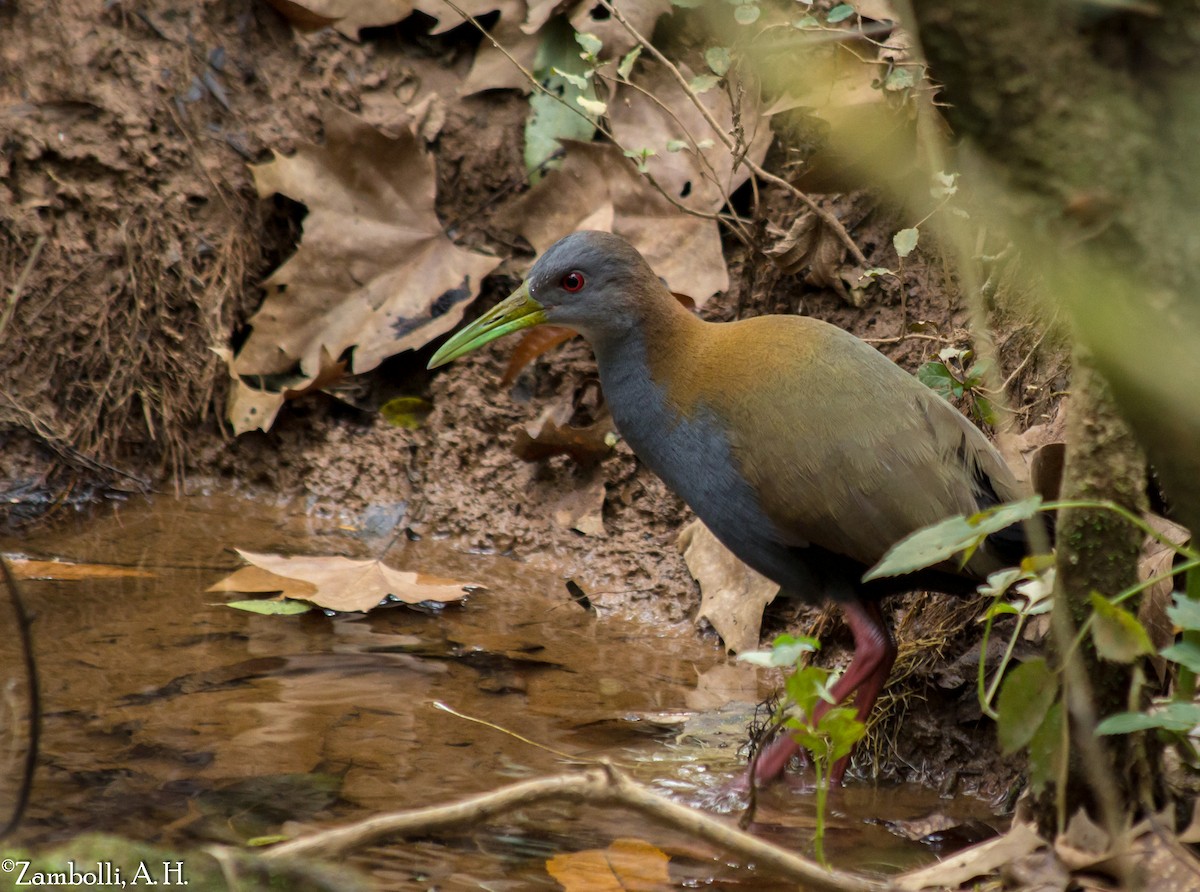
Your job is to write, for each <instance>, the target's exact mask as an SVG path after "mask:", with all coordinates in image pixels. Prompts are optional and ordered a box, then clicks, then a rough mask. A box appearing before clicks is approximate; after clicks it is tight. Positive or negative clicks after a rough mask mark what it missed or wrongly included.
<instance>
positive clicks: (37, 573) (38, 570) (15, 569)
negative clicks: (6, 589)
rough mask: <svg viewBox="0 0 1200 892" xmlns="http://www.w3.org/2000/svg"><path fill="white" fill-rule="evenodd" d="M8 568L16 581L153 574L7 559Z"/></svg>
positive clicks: (94, 566)
mask: <svg viewBox="0 0 1200 892" xmlns="http://www.w3.org/2000/svg"><path fill="white" fill-rule="evenodd" d="M8 568H9V569H10V570H12V574H13V576H15V577H16V578H17V579H62V580H72V581H74V580H83V579H128V578H137V579H147V578H150V577H153V576H154V575H155V574H154V573H152V572H150V571H149V570H142V569H139V568H137V567H116V566H113V565H112V564H73V563H71V562H70V561H34V560H29V559H27V558H13V557H10V558H8Z"/></svg>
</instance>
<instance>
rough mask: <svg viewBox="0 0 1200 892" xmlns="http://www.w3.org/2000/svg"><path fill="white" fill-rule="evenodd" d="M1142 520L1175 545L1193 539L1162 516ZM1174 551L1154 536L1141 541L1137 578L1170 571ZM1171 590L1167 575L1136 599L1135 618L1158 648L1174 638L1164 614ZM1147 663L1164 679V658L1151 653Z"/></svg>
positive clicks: (1165, 669) (1173, 626) (1184, 543)
mask: <svg viewBox="0 0 1200 892" xmlns="http://www.w3.org/2000/svg"><path fill="white" fill-rule="evenodd" d="M1142 519H1143V520H1144V521H1146V523H1148V524H1150V526H1151V528H1152V529H1154V530H1156V531H1157V532H1158V533H1159V535H1161V536H1163V537H1165V538H1166V539H1167V541H1168V542H1171V543H1173V544H1175V545H1187V544H1188V542H1189V541H1190V540H1191V538H1192V537H1191V534H1190V533H1189V532H1188V531H1187V529H1186V528H1184V527H1181V526H1180V525H1179V524H1177V523H1172V522H1171V521H1169V520H1167V519H1166V518H1165V517H1159V516H1158V515H1157V514H1146V515H1143V516H1142ZM1176 553H1177V552H1176V551H1175V549H1174V548H1171V547H1170V546H1169V545H1164V544H1163V543H1161V542H1159V541H1158V540H1157V539H1155V538H1154V537H1152V536H1147V537H1146V540H1145V542H1143V543H1142V554H1141V556H1140V557H1139V558H1138V578H1139V579H1141V580H1143V581H1145V580H1147V579H1150V578H1152V577H1154V576H1158V575H1160V574H1163V573H1170V572H1171V567H1172V565H1173V564H1174V561H1175V555H1176ZM1174 590H1175V581H1174V579H1173V578H1172V577H1170V576H1168V577H1167V578H1166V579H1163V580H1160V581H1159V582H1156V583H1154V584H1153V585H1151V586H1150V587H1149V588H1147V589H1146V590H1145V591H1143V592H1142V597H1141V599H1140V600H1139V601H1138V613H1137V617H1138V621H1139V622H1140V623H1141V624H1142V626H1143V627H1144V628H1145V629H1146V632H1147V634H1149V636H1150V641H1151V642H1152V643H1153V644H1154V647H1155V648H1156V649H1157V650H1162V649H1163V648H1164V647H1166V646H1167V645H1168V644H1172V643H1174V641H1175V624H1174V623H1173V622H1172V621H1171V618H1170V617H1169V616H1167V608H1168V607H1170V606H1171V594H1172V593H1173V592H1174ZM1150 663H1151V665H1152V666H1153V667H1154V672H1155V674H1156V675H1157V676H1158V680H1159V681H1160V682H1161V681H1162V680H1163V679H1164V678H1166V673H1167V664H1166V660H1164V659H1163V658H1162V657H1160V656H1154V657H1152V658H1151V660H1150Z"/></svg>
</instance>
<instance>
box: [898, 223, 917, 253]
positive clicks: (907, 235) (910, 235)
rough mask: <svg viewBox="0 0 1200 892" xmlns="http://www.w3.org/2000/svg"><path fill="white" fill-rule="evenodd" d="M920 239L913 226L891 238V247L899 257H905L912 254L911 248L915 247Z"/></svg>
mask: <svg viewBox="0 0 1200 892" xmlns="http://www.w3.org/2000/svg"><path fill="white" fill-rule="evenodd" d="M920 237H921V232H920V230H918V229H917V228H916V227H915V226H914V227H913V228H911V229H901V230H900V231H899V232H897V233H896V234H895V235H893V236H892V247H893V248H895V249H896V253H897V254H899V255H900V256H901V257H907V256H908V255H909V254H911V253H912V252H913V248H915V247H916V246H917V241H918V239H920Z"/></svg>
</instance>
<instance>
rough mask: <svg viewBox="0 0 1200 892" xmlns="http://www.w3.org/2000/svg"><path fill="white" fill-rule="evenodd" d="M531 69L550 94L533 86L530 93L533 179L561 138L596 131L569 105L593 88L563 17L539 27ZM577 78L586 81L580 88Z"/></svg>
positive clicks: (528, 145)
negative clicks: (540, 28)
mask: <svg viewBox="0 0 1200 892" xmlns="http://www.w3.org/2000/svg"><path fill="white" fill-rule="evenodd" d="M533 69H534V74H535V75H536V76H537V78H538V81H539V82H540V83H541V84H542V86H544V87H545V88H546V90H547V91H549V92H550V93H551V94H553V95H552V96H548V95H546V93H543V92H542V91H541V90H534V91H533V93H531V94H530V96H529V109H530V114H529V118H528V119H527V120H526V122H525V169H526V170H527V171H528V172H529V173H530V178H531V180H535V181H536V180H537V179H538V178H539V177H541V175H542V171H543V170H544V165H545V163H546V159H547V158H550V157H552V156H553V155H554V154H555V153H556V152H558V151H559V150H560V149H561V148H562V145H561V143H560V142H559V140H560V139H575V140H581V141H585V142H586V141H587V140H590V139H591V138H592V137H593V136H594V135H595V133H596V123H595V121H594V120H592V119H591V118H589V117H588V116H587V114H585V113H584V112H583V111H582V110H579V111H573V110H572V109H575V108H579V109H582V106H580V105H579V103H578V102H577V101H576V99H577V98H578V97H580V96H582V97H584V98H587V99H590V100H594V99H595V96H596V92H595V85H594V84H592V83H591V81H590V80H588V77H587V76H588V74H589V73H590V71H591V69H590V67H589V66H587V65H586V64H585V63H584V62H583V61H582V60H581V59H580V58H579V47H578V44H577V43H576V34H575V31H574V29H573V28H571V26H570V25H569V24H567V22H566V21H565V20H563V19H552V20H551V21H550V22H548V23H547V24H546V26H545V27H543V28H542V31H541V43H540V44H538V50H537V57H536V58H535V59H534V63H533ZM556 72H557V73H556ZM580 78H583V79H584V81H585V86H584V87H583V88H580V87H578V86H576V84H578V83H579V79H580ZM572 81H573V82H574V83H572ZM554 97H558V98H559V99H561V100H562V101H561V102H560V101H558V99H555V98H554ZM564 103H565V104H564Z"/></svg>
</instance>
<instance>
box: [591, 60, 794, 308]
mask: <svg viewBox="0 0 1200 892" xmlns="http://www.w3.org/2000/svg"><path fill="white" fill-rule="evenodd" d="M681 72H682V73H683V75H684V76H685V77H688V78H690V77H691V72H690V71H689V70H688V69H687V68H686V67H684V68H681ZM633 82H634V84H635V85H636V86H622V87H621V88H620V89H619V90H618V91H617V95H616V97H615V98H614V99H613V100H612V101H610V102H609V105H608V117H609V121H610V123H611V125H612V131H613V134H614V135H615V136H616V139H617V141H618V142H619V143H620V144H621V145H622V146H624V147H625V148H626V149H628V150H629V151H632V152H639V151H641V150H642V149H652V150H653V151H654V152H655V153H656V154H654V155H653V156H651V157H649V158H647V159H646V160H645V165H646V170H647V171H648V172H649V173H650V174H651V175H652V176H653V177H654V179H655V180H656V181H657V182H658V184H659V185H660V186H662V187H663V189H664V190H665V191H666V192H667V194H669V195H671V196H672V197H674V198H675V199H676V200H677V201H679V202H680V203H681V204H683V205H684V206H685V207H688V208H690V209H692V210H696V211H700V212H702V213H711V212H713V211H718V210H720V209H721V207H722V206H724V204H725V202H726V199H727V198H728V197H729V196H730V195H731V194H733V191H734V190H735V189H737V187H738V186H740V185H741V184H742V183H744V182H746V180H748V179H749V178H750V171H749V169H748V168H747V167H746V165H745V164H738V165H736V166H735V164H734V157H733V155H732V153H730V152H729V150H728V149H726V148H725V146H724V144H723V143H722V142H721V141H720V139H719V137H718V134H716V133H713V131H712V129H711V128H710V127H709V125H708V123H707V122H706V121H705V120H704V116H703V115H702V114H701V113H700V111H699V110H698V109H697V108H696V106H695V105H694V104H693V102H692V100H691V98H690V97H689V96H688V95H687V93H685V91H684V89H683V87H682V86H680V85H679V84H678V83H677V82H676V81H675V79H674V77H672V76H671V74H670V72H668V71H667V69H666V68H664V67H663V66H661V65H654V66H646V67H645V68H642V69H639V70H638V72H637V74H636V75H635V77H634V78H633ZM744 95H745V96H746V97H747V98H745V99H743V101H742V108H741V115H740V118H739V120H740V123H741V125H742V126H743V127H744V128H745V130H746V132H747V135H748V136H749V137H750V144H749V146H748V148H747V150H746V153H745V157H747V158H749V159H750V160H752V161H754V162H755V163H760V162H761V161H762V160H763V158H764V157H765V156H766V154H767V148H768V147H769V146H770V144H771V139H772V134H771V128H770V125H769V124H768V121H767V118H766V117H765V116H763V115H762V114H761V112H760V109H759V107H758V104H757V103H756V102H753V101H752V100H751V99H750V98H749V97H752V96H754V95H755V94H754V93H753V91H751V90H749V89H747V90H745V91H744ZM699 98H700V102H701V104H702V105H703V106H704V107H705V108H706V109H708V111H709V113H710V114H711V115H712V117H713V118H714V119H715V120H716V121H717V123H718V124H719V125H720V126H721V127H722V128H723V129H724V130H725V132H730V131H731V130H732V129H733V106H732V104H731V103H730V100H729V96H728V94H727V93H726V92H725V91H724V90H719V89H715V88H714V89H711V90H708V91H706V92H704V93H701V94H700V96H699ZM672 140H684V141H687V142H694V143H704V142H705V141H708V143H710V144H711V145H710V146H709V147H708V148H704V149H701V150H700V151H699V152H696V151H694V150H692V151H689V150H686V149H685V150H681V151H677V152H672V151H669V150H668V148H667V146H668V143H670V142H671V141H672ZM672 287H676V286H675V285H674V283H672ZM676 290H680V291H687V292H688V293H695V292H692V291H691V290H690V289H688V288H677V289H676Z"/></svg>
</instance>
